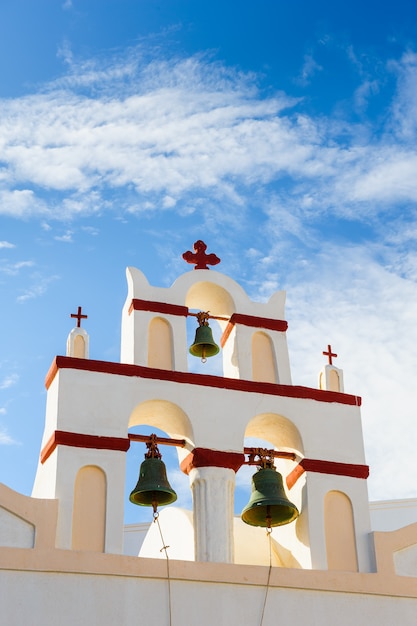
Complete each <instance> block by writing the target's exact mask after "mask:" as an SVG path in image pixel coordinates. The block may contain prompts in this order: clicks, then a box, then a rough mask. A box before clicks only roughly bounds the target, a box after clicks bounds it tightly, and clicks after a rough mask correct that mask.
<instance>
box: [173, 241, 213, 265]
mask: <svg viewBox="0 0 417 626" xmlns="http://www.w3.org/2000/svg"><path fill="white" fill-rule="evenodd" d="M206 250H207V246H206V244H205V243H204V241H201V239H199V240H198V241H196V242H195V244H194V252H191V251H190V250H187V252H184V254H183V255H182V258H183V259H184V261H187V263H193V264H195V268H194V269H195V270H208V269H210V268H209V267H207V265H217V263H220V259H219V257H218V256H216V255H215V254H213V253H212V254H206Z"/></svg>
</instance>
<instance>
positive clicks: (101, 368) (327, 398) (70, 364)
mask: <svg viewBox="0 0 417 626" xmlns="http://www.w3.org/2000/svg"><path fill="white" fill-rule="evenodd" d="M60 369H75V370H83V371H88V372H99V373H103V374H113V375H116V376H135V377H137V378H145V379H152V380H163V381H168V382H175V383H181V384H188V385H201V386H203V387H213V388H217V389H230V390H234V391H245V392H247V393H262V394H265V395H272V396H284V397H287V398H300V399H306V400H317V401H319V402H338V403H339V404H348V405H351V406H360V405H361V403H362V400H361V398H360V397H359V396H352V395H349V394H347V393H339V392H336V391H325V390H322V389H313V388H311V387H301V386H298V385H278V384H275V383H262V382H257V381H252V380H241V379H239V378H224V377H223V376H211V375H208V374H193V373H190V372H173V371H171V370H161V369H156V368H152V367H144V366H142V365H131V364H127V363H113V362H109V361H94V360H93V359H78V358H75V357H70V356H57V357H55V359H54V361H53V363H52V365H51V367H50V369H49V372H48V374H47V375H46V379H45V386H46V388H47V389H49V387H50V385H51V383H52V381H53V380H54V378H55V376H56V374H57V373H58V371H59V370H60Z"/></svg>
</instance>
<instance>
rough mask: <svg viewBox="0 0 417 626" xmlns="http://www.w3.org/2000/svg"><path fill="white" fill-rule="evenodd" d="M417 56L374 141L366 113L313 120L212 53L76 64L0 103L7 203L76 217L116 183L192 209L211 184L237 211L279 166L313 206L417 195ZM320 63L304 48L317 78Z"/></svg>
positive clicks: (399, 70) (379, 203)
mask: <svg viewBox="0 0 417 626" xmlns="http://www.w3.org/2000/svg"><path fill="white" fill-rule="evenodd" d="M416 59H417V55H413V54H411V53H409V54H407V55H405V56H404V58H403V59H402V60H401V61H398V62H396V63H395V64H392V65H391V67H390V71H391V72H394V73H395V75H396V76H397V77H398V86H397V92H396V94H395V97H394V99H393V101H392V105H391V109H390V110H389V111H387V119H388V122H387V124H386V127H385V131H384V132H383V133H378V134H377V135H376V136H371V137H370V138H369V140H368V141H367V142H365V143H364V142H363V137H362V136H361V135H360V133H359V135H358V127H357V124H354V125H352V126H350V125H349V123H348V122H346V123H344V124H343V126H340V124H339V125H338V124H335V122H334V121H333V120H330V119H325V118H323V117H321V118H320V119H314V118H312V117H311V116H309V115H308V114H307V113H302V110H303V105H302V102H300V101H298V100H296V99H294V98H290V97H288V96H286V95H284V94H277V95H275V96H272V97H271V96H265V95H263V94H261V93H260V92H259V91H258V89H257V87H256V83H255V80H254V78H253V77H252V76H243V75H242V74H240V73H238V72H234V71H232V70H229V69H226V68H223V67H221V66H220V65H219V64H216V63H213V62H211V61H210V60H209V59H205V58H204V57H196V58H192V59H186V60H176V61H172V62H167V61H159V62H156V61H154V62H146V61H145V60H144V59H143V57H142V56H141V51H140V50H136V51H131V53H130V55H127V57H125V58H124V59H116V60H114V59H113V63H110V62H109V63H108V65H104V66H99V65H97V64H96V63H93V62H89V63H87V62H85V63H83V64H78V65H77V64H74V63H72V64H70V65H71V68H70V70H69V72H68V74H67V75H66V76H65V77H63V78H62V79H61V81H60V82H59V81H58V82H56V83H55V84H51V85H50V86H49V88H48V89H47V90H45V92H44V93H42V94H34V95H31V96H27V97H25V98H16V99H11V100H10V99H9V100H3V101H1V102H0V113H2V115H1V117H0V119H1V122H0V143H1V150H2V159H3V162H4V170H3V175H2V180H1V183H0V185H1V186H0V189H1V191H0V196H1V202H0V211H2V212H3V213H4V214H9V215H15V216H16V217H19V216H26V215H30V214H34V213H38V214H48V219H49V218H50V217H53V218H65V219H67V218H68V217H69V216H71V215H73V216H74V215H80V214H83V213H84V214H88V213H91V212H97V211H103V210H106V206H109V204H108V199H107V198H106V196H107V194H108V193H109V190H111V195H112V197H113V198H117V206H118V207H119V211H120V212H124V211H126V210H131V211H132V210H137V208H139V207H143V206H144V204H145V202H147V203H148V207H149V208H150V207H152V210H170V211H178V213H179V214H181V212H183V211H184V210H185V209H186V208H187V207H190V206H193V205H195V201H196V200H198V198H200V197H201V195H204V196H205V197H209V198H210V197H211V198H212V199H216V201H217V202H218V201H222V202H223V203H225V204H227V206H228V209H229V211H230V210H233V211H235V212H239V211H240V207H241V206H242V205H243V204H245V202H246V198H248V197H250V193H251V191H252V192H253V193H255V192H256V191H257V189H258V188H259V186H260V185H262V186H266V185H268V184H271V183H276V184H278V183H279V181H280V180H281V179H282V180H283V181H285V183H284V188H285V193H286V195H287V196H288V197H289V198H291V199H292V200H293V202H294V204H298V207H299V209H298V210H299V213H300V214H302V215H303V217H306V216H307V217H308V218H311V217H312V216H313V215H314V214H315V215H316V216H317V215H321V214H323V212H327V211H331V212H332V213H334V214H337V215H346V214H352V213H354V214H355V216H356V218H357V219H368V218H369V217H370V216H371V215H374V216H377V215H378V214H380V213H381V212H384V210H385V208H386V206H387V205H388V204H389V203H392V202H399V203H408V202H415V200H416V199H417V182H416V177H415V175H414V172H415V167H416V164H417V156H416V151H415V142H414V140H413V138H414V132H415V128H416V123H417V122H416V117H417V116H416V108H417V107H416V106H415V100H416V99H415V98H414V97H410V96H411V93H412V89H413V88H412V85H413V84H414V78H415V72H416V69H415V68H416V64H417V61H416ZM313 71H319V66H317V64H316V63H315V62H314V60H313V59H312V58H310V59H306V66H305V75H306V77H307V76H308V75H311V73H312V72H313ZM97 85H100V89H98V87H97ZM376 89H377V84H376V83H375V81H372V80H370V79H366V81H365V82H364V83H363V85H362V87H361V88H360V89H359V90H358V91H357V93H356V96H353V97H356V100H357V102H358V103H360V104H361V106H364V102H365V100H367V99H368V98H369V97H372V93H373V92H374V91H375V90H376ZM393 132H395V133H396V135H395V137H397V138H399V140H398V141H395V137H393V135H392V133H393ZM368 134H369V133H368ZM358 136H359V137H360V138H359V139H358ZM393 139H394V141H393ZM40 188H42V189H43V190H44V192H43V193H42V194H40V193H39V191H38V190H39V189H40ZM312 188H314V190H315V191H314V194H313V193H311V189H312ZM45 190H47V191H49V193H50V194H52V195H51V197H50V199H49V200H48V202H45ZM307 196H309V203H306V201H305V199H306V197H307ZM106 202H107V204H106ZM113 207H114V203H113ZM133 207H137V208H136V209H134V208H133ZM113 210H114V208H113Z"/></svg>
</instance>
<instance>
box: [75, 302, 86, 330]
mask: <svg viewBox="0 0 417 626" xmlns="http://www.w3.org/2000/svg"><path fill="white" fill-rule="evenodd" d="M81 311H82V307H80V306H79V307H78V311H77V313H71V317H75V318H77V328H80V327H81V320H82V319H83V320H86V319H87V317H88V315H83V314H82V313H81Z"/></svg>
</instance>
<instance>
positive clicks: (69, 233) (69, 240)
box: [54, 230, 74, 243]
mask: <svg viewBox="0 0 417 626" xmlns="http://www.w3.org/2000/svg"><path fill="white" fill-rule="evenodd" d="M73 234H74V233H73V231H72V230H67V232H66V233H64V234H63V235H56V236H55V237H54V239H55V240H56V241H63V242H64V243H73V242H74V240H73V238H72V236H73Z"/></svg>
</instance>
